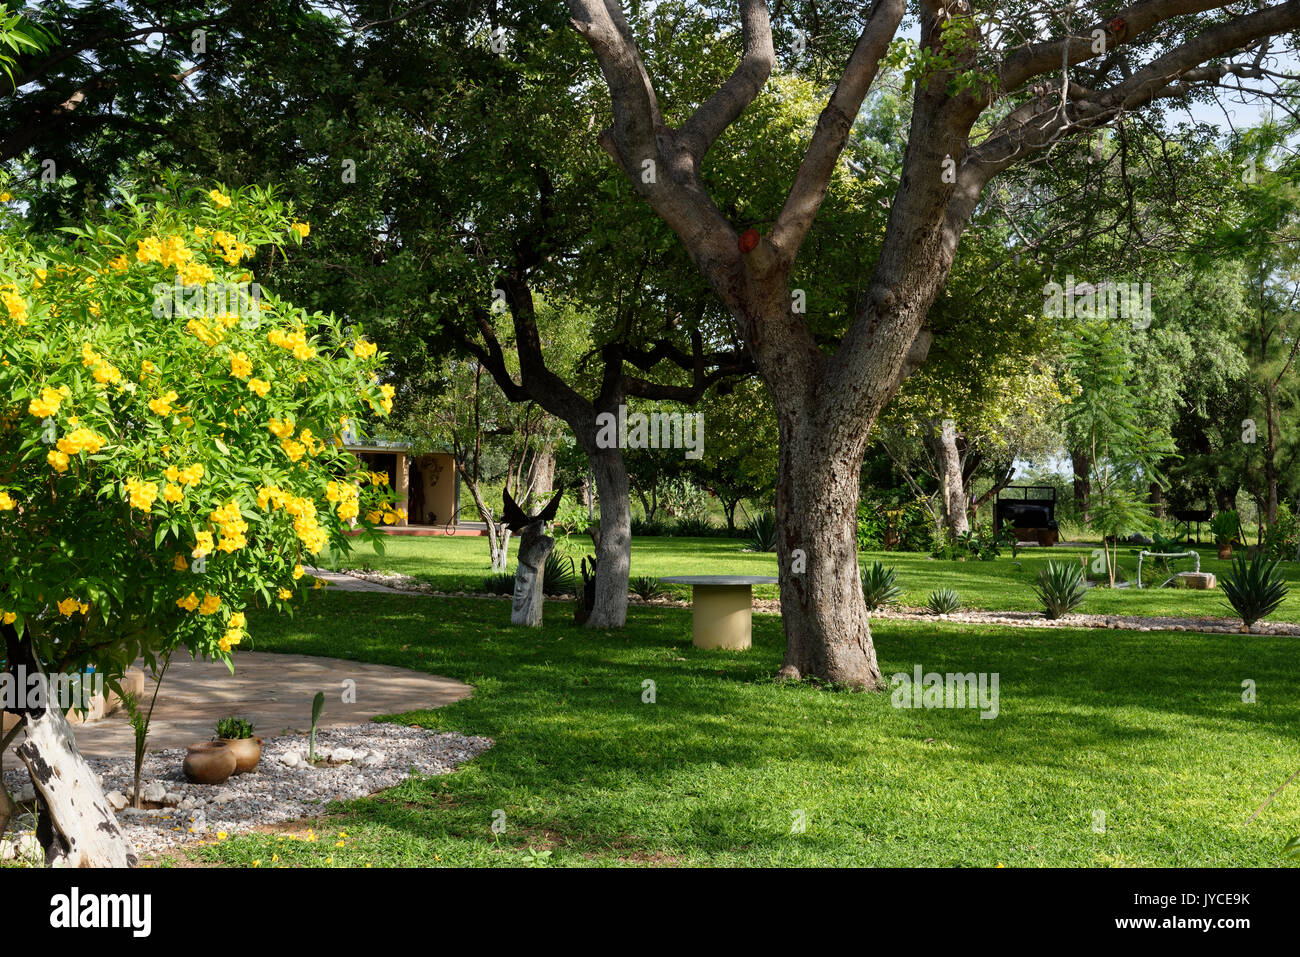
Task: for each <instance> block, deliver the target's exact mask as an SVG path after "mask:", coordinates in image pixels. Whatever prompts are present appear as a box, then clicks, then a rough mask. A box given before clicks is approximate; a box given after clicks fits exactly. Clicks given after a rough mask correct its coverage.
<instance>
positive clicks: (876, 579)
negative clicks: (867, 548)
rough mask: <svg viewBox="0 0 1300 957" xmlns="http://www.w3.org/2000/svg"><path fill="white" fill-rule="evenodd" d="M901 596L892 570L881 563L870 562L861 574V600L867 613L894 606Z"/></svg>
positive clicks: (901, 592)
mask: <svg viewBox="0 0 1300 957" xmlns="http://www.w3.org/2000/svg"><path fill="white" fill-rule="evenodd" d="M902 595H903V589H901V588H899V587H898V582H897V580H896V577H895V574H894V569H893V568H892V567H891V568H886V567H885V565H884V564H883V563H881V562H872V563H871V564H870V565H869V566H868V567H867V568H865V569H864V570H863V572H862V598H863V600H864V601H865V602H866V604H867V610H868V611H876V610H877V609H879V608H884V607H885V606H886V605H894V604H897V603H898V600H899V599H900V598H901V597H902Z"/></svg>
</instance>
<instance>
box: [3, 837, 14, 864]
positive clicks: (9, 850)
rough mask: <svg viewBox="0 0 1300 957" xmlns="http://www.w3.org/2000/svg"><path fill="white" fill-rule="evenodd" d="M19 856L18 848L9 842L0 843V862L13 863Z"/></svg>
mask: <svg viewBox="0 0 1300 957" xmlns="http://www.w3.org/2000/svg"><path fill="white" fill-rule="evenodd" d="M17 856H18V848H16V847H14V846H13V844H12V843H10V842H9V841H0V861H12V860H13V859H14V858H15V857H17Z"/></svg>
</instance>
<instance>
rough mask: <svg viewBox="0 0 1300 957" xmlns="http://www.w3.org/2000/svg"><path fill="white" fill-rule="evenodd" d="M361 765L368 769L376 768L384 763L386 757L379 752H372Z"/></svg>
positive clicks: (362, 760) (363, 759)
mask: <svg viewBox="0 0 1300 957" xmlns="http://www.w3.org/2000/svg"><path fill="white" fill-rule="evenodd" d="M361 763H362V764H364V765H365V766H366V767H368V768H375V767H378V766H379V765H381V764H383V763H384V756H383V755H382V754H380V753H379V752H378V751H371V752H370V753H369V754H367V755H366V756H365V757H364V758H362V759H361Z"/></svg>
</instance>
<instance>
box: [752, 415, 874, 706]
mask: <svg viewBox="0 0 1300 957" xmlns="http://www.w3.org/2000/svg"><path fill="white" fill-rule="evenodd" d="M778 421H779V424H780V430H781V445H780V452H779V457H778V458H779V471H778V482H777V492H776V515H777V522H778V528H779V529H780V534H779V535H778V536H777V553H778V556H779V563H780V568H781V576H780V578H781V617H782V619H783V623H784V625H785V632H786V651H785V659H784V661H783V662H782V666H781V671H780V674H781V676H782V677H786V678H793V679H801V678H817V679H820V680H822V681H827V682H831V683H833V684H840V685H848V686H851V687H854V688H860V689H863V690H868V691H874V690H879V689H880V688H882V687H883V684H884V683H883V680H882V678H881V675H880V666H879V664H878V663H877V661H876V649H875V646H874V645H873V644H872V641H871V623H870V620H869V618H868V616H867V607H866V604H865V603H864V602H863V600H862V582H861V579H860V578H859V572H858V547H857V506H858V492H859V488H858V484H859V472H860V471H861V467H862V451H861V450H860V449H854V448H851V447H849V448H840V449H839V450H838V451H836V452H833V453H831V454H827V449H826V445H825V436H824V435H823V433H822V430H821V429H820V428H819V427H818V425H817V423H816V422H815V421H814V420H812V419H810V418H806V417H801V416H797V415H789V414H786V415H779V416H778ZM800 568H803V571H798V569H800Z"/></svg>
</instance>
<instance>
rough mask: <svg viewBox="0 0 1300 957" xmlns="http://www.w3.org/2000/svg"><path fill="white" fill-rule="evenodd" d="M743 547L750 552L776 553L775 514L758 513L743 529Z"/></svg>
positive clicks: (768, 512)
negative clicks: (744, 537)
mask: <svg viewBox="0 0 1300 957" xmlns="http://www.w3.org/2000/svg"><path fill="white" fill-rule="evenodd" d="M745 536H746V539H745V547H746V549H748V550H749V551H751V552H774V551H776V512H774V511H773V510H772V509H767V510H766V511H762V512H759V513H758V514H757V515H755V516H754V517H753V518H752V519H750V521H749V525H748V527H747V528H746V529H745Z"/></svg>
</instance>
